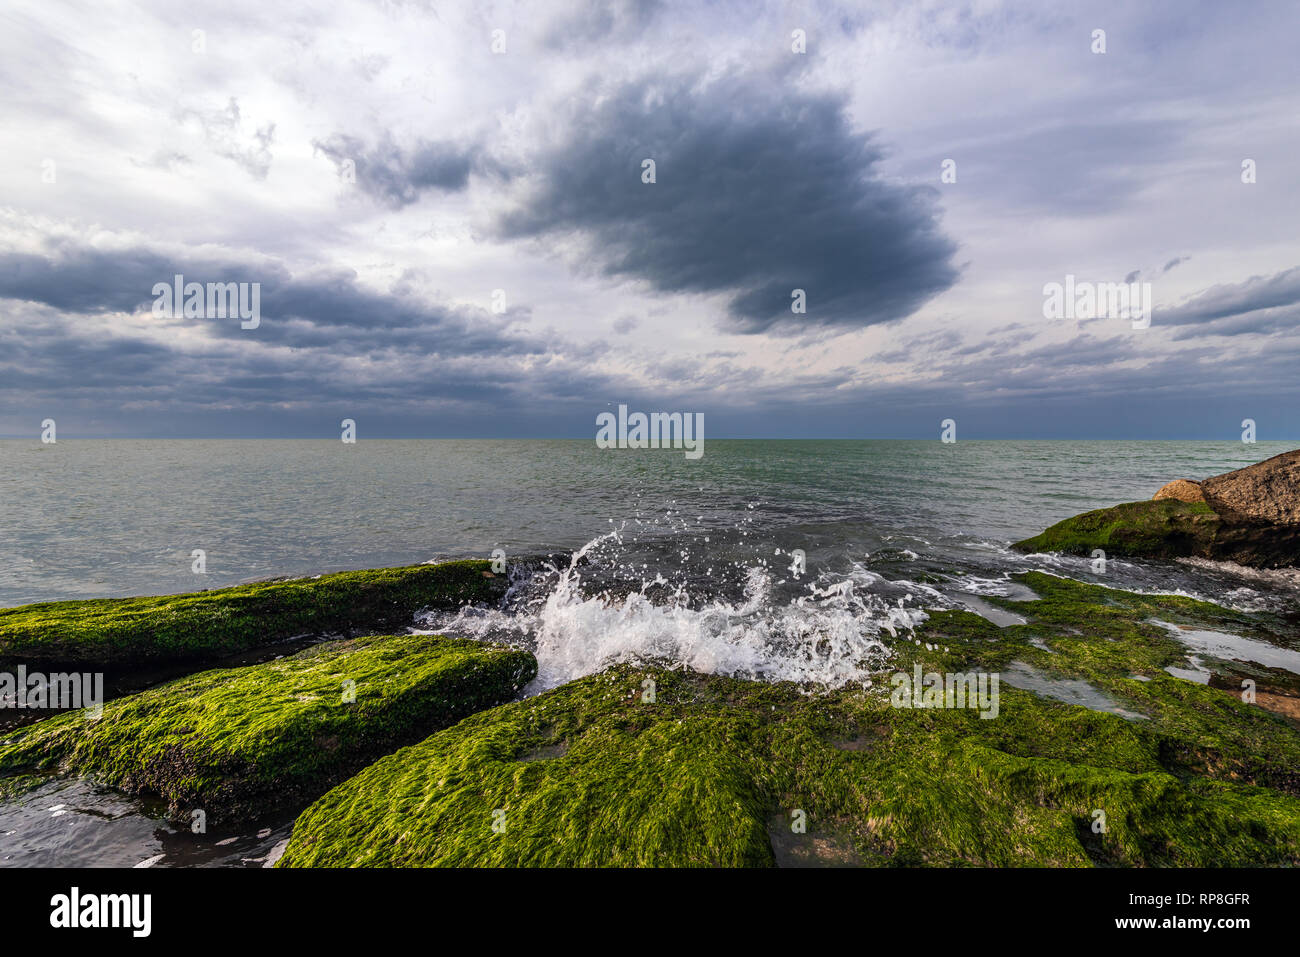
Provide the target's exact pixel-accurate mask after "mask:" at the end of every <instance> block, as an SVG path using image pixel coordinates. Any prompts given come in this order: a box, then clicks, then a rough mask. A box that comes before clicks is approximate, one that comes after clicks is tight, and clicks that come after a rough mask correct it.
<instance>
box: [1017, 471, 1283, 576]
mask: <svg viewBox="0 0 1300 957" xmlns="http://www.w3.org/2000/svg"><path fill="white" fill-rule="evenodd" d="M1013 547H1014V548H1016V549H1019V550H1020V551H1023V552H1066V553H1069V554H1074V555H1091V554H1092V553H1093V552H1094V551H1096V550H1100V551H1101V552H1103V553H1104V554H1105V555H1107V556H1114V557H1137V558H1208V559H1213V560H1216V561H1230V562H1236V563H1238V564H1240V565H1248V566H1251V567H1255V568H1282V567H1292V566H1296V565H1300V449H1297V450H1295V451H1291V452H1284V453H1283V454H1281V455H1275V456H1273V457H1272V458H1270V459H1266V460H1265V461H1263V462H1259V463H1256V464H1255V465H1251V466H1248V467H1246V468H1243V469H1237V470H1236V471H1233V472H1226V473H1224V474H1223V475H1215V476H1212V477H1210V478H1207V479H1203V480H1200V481H1195V480H1191V479H1175V480H1173V481H1171V482H1169V483H1168V484H1166V485H1164V486H1163V487H1162V488H1160V489H1159V490H1157V491H1156V493H1155V495H1154V496H1153V497H1152V499H1151V501H1148V502H1128V503H1125V504H1122V505H1116V506H1113V507H1111V508H1103V509H1097V510H1095V511H1092V512H1085V513H1084V514H1082V515H1076V516H1075V517H1073V518H1067V519H1065V520H1064V521H1062V522H1058V523H1057V524H1055V525H1053V526H1052V527H1051V528H1049V529H1047V530H1046V531H1044V532H1042V533H1041V534H1039V535H1035V536H1034V537H1033V538H1027V539H1025V540H1024V541H1021V542H1016V543H1015V545H1014V546H1013Z"/></svg>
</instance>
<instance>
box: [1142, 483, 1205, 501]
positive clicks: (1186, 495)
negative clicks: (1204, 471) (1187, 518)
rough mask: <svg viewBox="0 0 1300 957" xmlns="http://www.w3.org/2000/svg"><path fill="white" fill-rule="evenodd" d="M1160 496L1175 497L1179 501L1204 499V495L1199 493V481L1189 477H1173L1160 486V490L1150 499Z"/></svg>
mask: <svg viewBox="0 0 1300 957" xmlns="http://www.w3.org/2000/svg"><path fill="white" fill-rule="evenodd" d="M1162 498H1172V499H1177V500H1178V501H1180V502H1204V501H1205V496H1204V495H1202V494H1201V483H1200V482H1193V481H1192V480H1191V479H1174V480H1173V481H1172V482H1170V483H1168V484H1167V485H1162V486H1160V491H1158V492H1156V494H1155V495H1152V496H1151V500H1152V501H1155V502H1158V501H1160V500H1161V499H1162Z"/></svg>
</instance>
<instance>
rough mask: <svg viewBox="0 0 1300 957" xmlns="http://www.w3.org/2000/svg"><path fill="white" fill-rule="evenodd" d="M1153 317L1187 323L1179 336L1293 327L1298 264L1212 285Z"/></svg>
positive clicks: (1298, 298)
mask: <svg viewBox="0 0 1300 957" xmlns="http://www.w3.org/2000/svg"><path fill="white" fill-rule="evenodd" d="M1152 321H1153V322H1158V323H1160V324H1161V325H1172V326H1185V327H1187V328H1184V329H1180V330H1179V331H1178V332H1177V333H1176V334H1175V338H1179V339H1187V338H1191V337H1193V336H1197V335H1216V336H1239V335H1249V334H1252V333H1273V332H1282V331H1294V330H1295V329H1296V327H1297V326H1298V325H1300V266H1294V267H1292V268H1291V269H1286V270H1283V271H1282V272H1279V273H1275V274H1274V275H1272V276H1252V277H1250V278H1249V279H1247V280H1245V281H1244V282H1239V283H1221V284H1220V285H1217V286H1211V287H1210V288H1209V289H1207V290H1205V291H1204V292H1202V293H1200V294H1198V295H1196V296H1194V297H1193V298H1192V299H1190V300H1189V301H1188V302H1185V303H1183V304H1182V305H1180V306H1175V307H1173V308H1172V309H1160V310H1157V311H1156V313H1155V315H1154V316H1153V317H1152Z"/></svg>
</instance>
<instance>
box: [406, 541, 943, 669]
mask: <svg viewBox="0 0 1300 957" xmlns="http://www.w3.org/2000/svg"><path fill="white" fill-rule="evenodd" d="M618 535H619V533H618V532H610V533H609V534H607V535H604V536H601V537H600V538H598V539H595V540H593V541H591V542H589V543H588V544H587V545H585V546H583V548H581V549H579V550H578V551H577V552H575V553H574V555H573V557H572V559H571V560H570V561H569V563H568V566H567V567H564V568H554V567H553V568H550V569H549V571H548V572H547V573H546V574H544V575H542V576H541V580H542V581H543V583H544V587H545V590H544V593H543V594H542V595H537V596H534V597H532V598H530V599H526V600H524V601H522V602H518V603H516V604H514V605H513V606H512V605H511V603H510V601H509V600H507V602H506V606H505V607H503V608H500V609H481V608H480V609H462V610H461V611H460V612H458V613H457V614H456V615H455V616H454V617H450V618H448V617H446V616H445V615H441V616H440V615H439V614H438V613H436V612H433V613H426V614H425V615H423V616H422V618H421V621H422V623H423V624H424V625H425V629H426V630H428V631H437V632H441V633H447V634H458V635H466V636H469V637H478V638H496V639H498V640H499V639H501V638H503V637H505V638H507V639H509V638H513V639H515V640H517V641H519V642H520V643H521V644H525V645H527V646H528V647H530V648H532V650H533V652H534V654H535V655H536V656H537V661H538V676H537V680H536V681H535V682H534V683H533V685H531V686H530V688H529V689H528V690H529V692H530V693H535V692H538V691H543V690H546V689H548V688H553V687H555V686H557V685H560V684H563V683H564V682H566V681H571V680H573V679H575V678H579V677H582V676H584V675H589V674H593V673H595V672H598V671H600V670H602V669H604V668H606V667H608V666H610V665H612V664H616V663H620V662H629V661H655V662H658V663H661V664H667V665H668V666H670V667H683V668H691V669H694V670H696V671H702V672H707V673H712V674H727V675H736V676H743V677H748V678H757V679H760V680H769V681H783V680H788V681H796V682H800V683H809V684H817V685H825V686H830V687H837V686H841V685H845V684H853V683H859V684H867V683H868V682H869V681H870V678H871V675H872V674H873V673H879V671H880V670H881V669H882V668H883V666H884V664H885V662H886V661H887V659H888V658H889V656H890V651H889V648H888V646H887V644H886V643H885V642H884V641H882V635H889V636H891V637H910V635H911V633H912V631H913V630H914V629H915V627H916V625H918V624H919V623H921V622H922V621H924V620H925V618H926V614H925V612H924V611H923V610H921V609H920V608H918V607H913V606H912V605H911V604H910V602H911V601H912V599H913V594H914V593H913V592H912V591H911V590H909V589H908V587H907V585H906V583H886V582H885V580H884V579H883V578H882V577H881V576H879V575H877V574H875V573H873V572H870V571H868V570H866V569H865V568H863V567H861V566H860V565H855V566H853V567H852V568H851V570H850V571H849V572H848V573H847V574H843V575H839V576H832V575H827V574H823V575H821V576H820V577H819V578H818V579H817V580H816V581H812V582H808V583H807V584H805V585H804V586H803V593H802V594H800V595H798V596H797V597H794V598H792V599H782V600H778V599H776V598H774V597H773V592H774V582H775V579H774V574H778V572H777V571H776V570H774V569H772V568H770V567H767V566H766V565H765V564H762V563H756V564H755V565H754V566H753V567H749V568H748V569H747V570H746V571H745V573H744V585H743V596H742V597H741V598H739V599H737V600H730V601H728V600H724V599H720V598H714V599H706V600H702V601H693V600H692V596H691V595H690V594H689V593H688V590H687V589H686V587H685V586H683V585H680V584H673V583H670V582H668V581H667V580H665V579H664V578H663V577H662V576H661V575H655V577H654V578H653V579H649V580H644V581H642V583H641V585H640V586H639V587H637V588H635V589H633V590H631V591H628V592H627V593H626V594H623V595H621V596H613V595H610V594H608V593H602V594H598V595H591V594H587V593H586V592H584V590H583V588H582V570H583V560H584V559H585V558H586V557H587V556H588V555H589V554H591V553H592V552H593V551H596V550H597V549H600V548H602V547H604V546H608V545H611V544H617V542H618ZM536 584H537V582H536V581H534V582H532V583H531V586H532V587H531V588H525V587H522V584H521V583H517V584H516V588H517V589H520V590H521V591H523V592H525V593H527V592H529V591H535V590H536ZM882 585H889V586H892V588H893V589H894V590H895V591H897V590H899V589H900V588H901V589H902V590H903V591H906V592H907V594H904V595H903V596H902V597H896V598H894V599H892V600H890V599H887V598H885V597H884V596H883V595H881V594H879V589H880V588H881V586H882ZM922 587H923V586H918V588H917V591H918V592H920V591H921V590H922ZM923 590H924V592H927V593H932V592H933V590H932V589H928V588H925V589H923Z"/></svg>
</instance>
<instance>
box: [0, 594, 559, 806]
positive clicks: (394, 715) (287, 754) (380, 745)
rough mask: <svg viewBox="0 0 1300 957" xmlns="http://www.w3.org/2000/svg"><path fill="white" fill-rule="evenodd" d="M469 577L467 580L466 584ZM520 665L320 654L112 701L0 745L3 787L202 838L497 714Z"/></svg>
mask: <svg viewBox="0 0 1300 957" xmlns="http://www.w3.org/2000/svg"><path fill="white" fill-rule="evenodd" d="M476 577H477V576H476ZM536 673H537V662H536V660H535V659H534V658H533V656H532V655H531V654H529V653H528V652H526V651H520V650H518V649H514V648H502V647H498V646H494V645H489V644H485V643H483V642H478V641H469V640H460V639H451V638H442V637H439V636H437V635H400V636H391V637H386V636H375V635H372V636H369V637H366V638H355V639H349V640H342V641H330V642H324V643H322V644H319V645H315V646H313V647H312V648H309V649H308V650H306V651H302V652H299V653H298V654H296V655H290V656H288V657H286V658H282V659H279V660H276V661H271V662H266V663H264V664H258V665H249V666H248V667H244V668H222V669H216V670H212V671H203V672H200V673H198V674H194V675H190V676H189V677H187V678H181V679H180V680H178V681H173V682H171V683H169V684H164V685H160V686H158V687H156V688H151V689H149V690H148V691H142V692H140V693H139V694H133V695H128V696H127V697H125V698H118V699H117V700H115V701H110V702H108V703H107V704H105V705H104V711H103V715H102V717H100V718H99V719H97V720H87V719H86V718H85V717H84V716H83V715H82V714H81V713H79V712H74V713H71V714H64V715H61V716H59V717H57V718H48V719H46V720H43V721H38V722H37V723H36V724H33V725H30V726H29V727H27V728H24V729H23V730H21V731H19V732H18V733H17V735H15V736H14V737H13V739H12V740H11V741H9V742H6V743H3V744H0V790H3V784H4V780H5V779H7V778H8V777H10V776H15V777H20V776H23V775H30V774H33V773H39V772H43V771H50V770H62V771H65V772H71V773H73V774H78V775H83V776H89V777H92V778H94V779H96V780H97V781H100V782H102V783H104V784H108V785H111V786H113V787H117V788H120V789H122V790H124V791H129V792H131V793H137V794H148V795H154V796H158V797H161V798H163V799H164V800H165V801H166V802H167V804H168V814H169V816H170V817H172V818H173V819H174V820H178V821H181V822H184V823H186V824H188V823H190V816H191V813H192V812H193V811H195V810H202V811H204V813H205V814H206V820H207V822H208V823H209V824H213V823H226V822H243V821H248V820H252V819H254V818H257V817H260V816H262V815H264V814H268V813H271V812H275V811H279V810H286V809H296V808H301V807H303V806H304V805H306V804H307V803H308V802H310V801H312V800H314V799H315V798H317V797H319V796H320V795H321V794H323V793H325V791H327V790H329V789H330V788H331V787H333V786H334V785H335V784H338V783H339V782H340V781H343V780H345V779H347V778H348V777H349V776H350V775H352V774H355V773H356V772H357V771H359V770H361V769H362V768H363V767H365V766H366V765H367V764H369V763H370V762H371V761H373V760H375V759H376V758H378V757H380V756H381V755H384V754H387V753H389V752H391V751H394V750H396V749H397V748H400V747H402V746H403V745H407V744H411V743H413V742H415V741H419V740H420V739H422V738H423V737H425V736H426V735H428V734H430V733H431V732H433V731H436V730H438V729H439V728H445V727H447V726H449V725H451V724H454V723H455V722H456V721H459V720H460V719H461V718H464V717H465V716H466V715H469V714H472V713H473V712H475V711H479V710H481V709H483V708H489V707H492V706H493V705H497V704H500V703H502V702H504V701H509V700H510V699H511V698H513V697H514V696H515V695H516V694H517V692H518V691H519V690H520V689H521V688H522V687H523V686H524V685H525V684H526V683H527V682H528V681H530V680H532V678H533V677H534V676H535V675H536Z"/></svg>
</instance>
